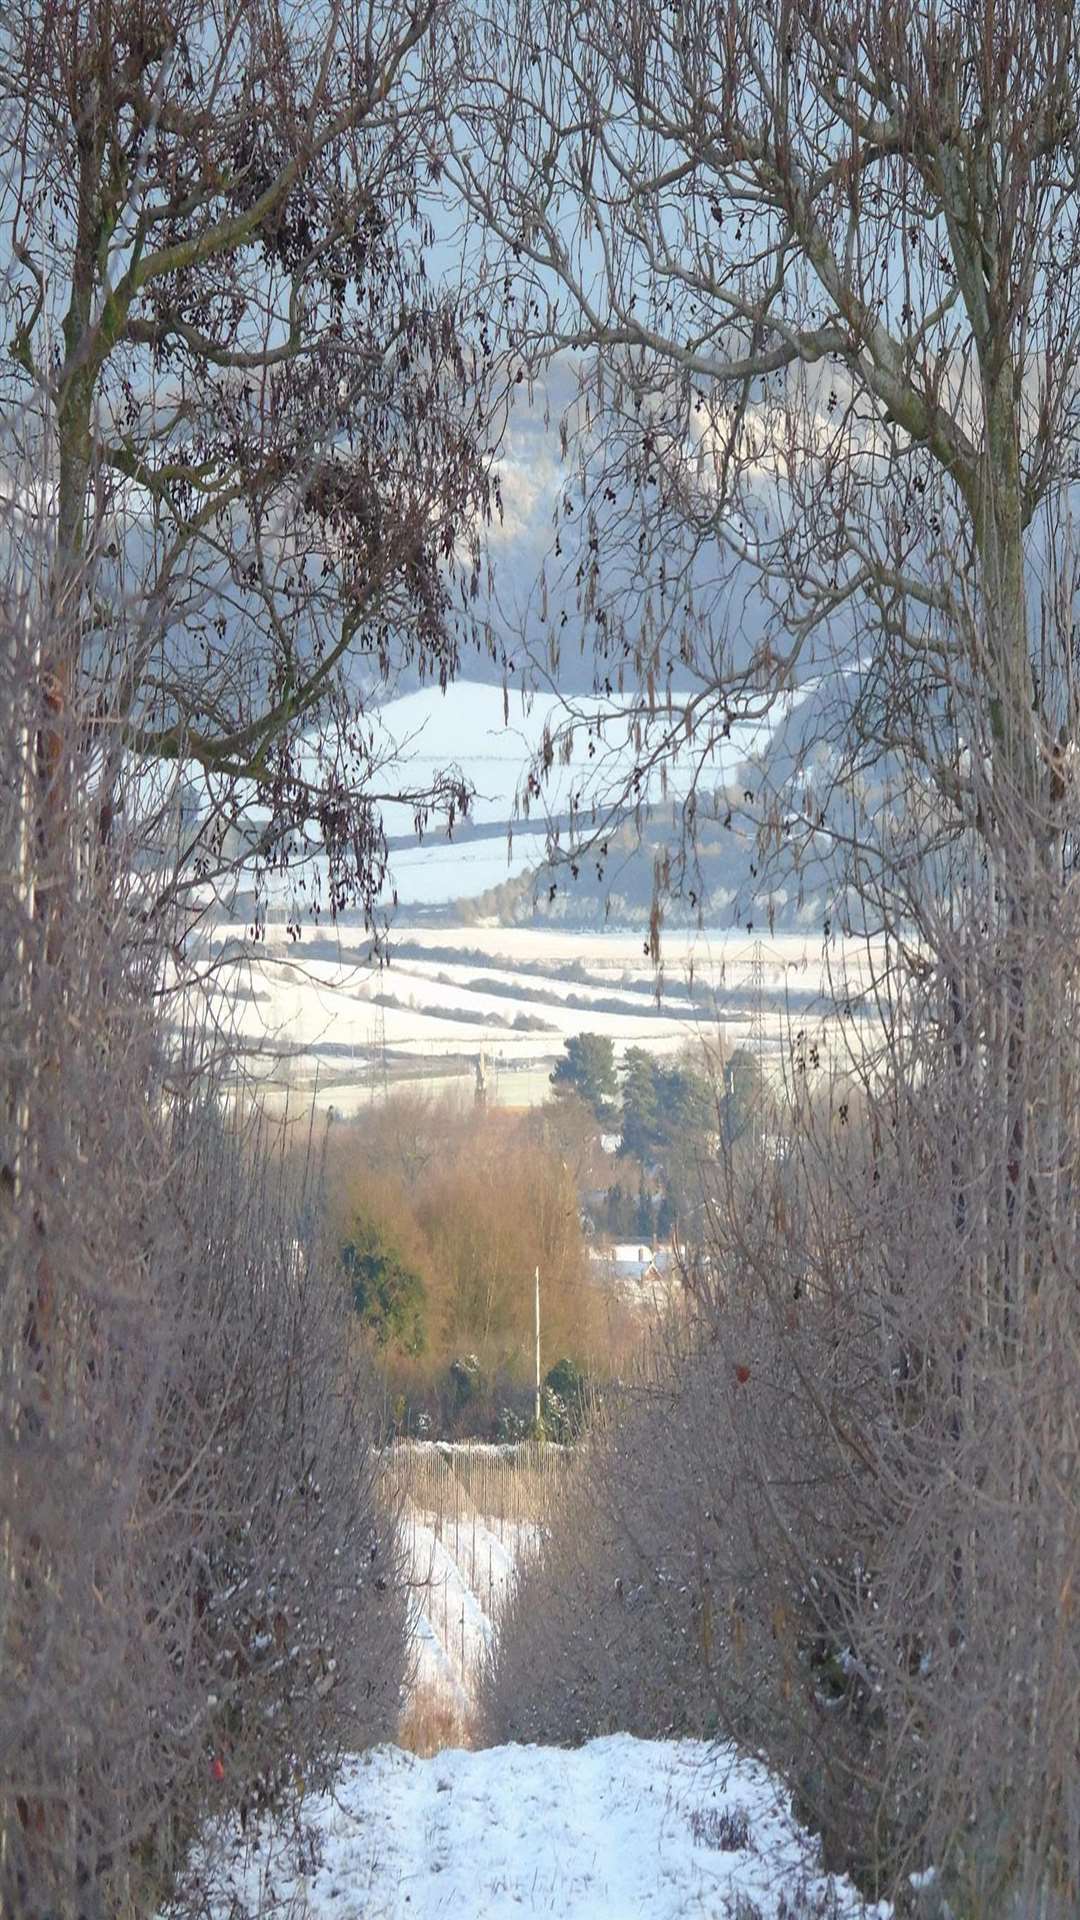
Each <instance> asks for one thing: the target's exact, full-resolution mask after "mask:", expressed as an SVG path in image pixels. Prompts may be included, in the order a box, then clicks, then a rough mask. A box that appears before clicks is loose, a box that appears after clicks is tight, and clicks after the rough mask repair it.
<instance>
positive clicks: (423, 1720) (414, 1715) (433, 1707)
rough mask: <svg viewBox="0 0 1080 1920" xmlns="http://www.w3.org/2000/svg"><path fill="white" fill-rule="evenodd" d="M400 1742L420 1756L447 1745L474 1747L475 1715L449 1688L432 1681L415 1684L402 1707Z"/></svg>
mask: <svg viewBox="0 0 1080 1920" xmlns="http://www.w3.org/2000/svg"><path fill="white" fill-rule="evenodd" d="M397 1744H398V1746H399V1747H403V1748H404V1750H405V1752H406V1753H415V1754H416V1756H417V1759H419V1760H430V1758H431V1756H432V1754H434V1753H442V1752H443V1751H444V1750H445V1749H446V1748H447V1747H473V1746H475V1744H476V1729H475V1726H474V1723H473V1716H472V1714H471V1713H470V1712H469V1711H468V1710H467V1708H466V1707H465V1705H464V1703H463V1702H462V1700H461V1699H459V1698H456V1697H455V1696H454V1695H453V1694H451V1693H450V1692H449V1690H448V1689H446V1688H443V1687H438V1686H435V1685H434V1684H432V1683H431V1682H421V1684H420V1685H418V1686H415V1687H414V1688H413V1690H412V1692H411V1693H410V1695H409V1698H408V1700H407V1701H406V1702H405V1706H404V1708H403V1709H402V1714H401V1719H400V1721H399V1723H398V1732H397Z"/></svg>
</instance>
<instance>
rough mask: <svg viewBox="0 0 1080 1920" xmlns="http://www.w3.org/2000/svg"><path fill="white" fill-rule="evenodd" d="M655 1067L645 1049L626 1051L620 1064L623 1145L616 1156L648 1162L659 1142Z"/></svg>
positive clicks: (653, 1061) (629, 1049) (637, 1048)
mask: <svg viewBox="0 0 1080 1920" xmlns="http://www.w3.org/2000/svg"><path fill="white" fill-rule="evenodd" d="M656 1076H657V1063H656V1061H655V1060H654V1059H653V1057H652V1054H651V1053H646V1051H645V1049H644V1047H627V1049H626V1055H625V1058H624V1060H623V1089H622V1144H621V1146H620V1148H619V1152H620V1153H622V1154H626V1155H632V1156H633V1157H634V1158H635V1159H637V1160H648V1159H651V1157H652V1155H653V1153H654V1151H655V1149H656V1144H657V1140H658V1119H659V1099H658V1093H657V1079H656Z"/></svg>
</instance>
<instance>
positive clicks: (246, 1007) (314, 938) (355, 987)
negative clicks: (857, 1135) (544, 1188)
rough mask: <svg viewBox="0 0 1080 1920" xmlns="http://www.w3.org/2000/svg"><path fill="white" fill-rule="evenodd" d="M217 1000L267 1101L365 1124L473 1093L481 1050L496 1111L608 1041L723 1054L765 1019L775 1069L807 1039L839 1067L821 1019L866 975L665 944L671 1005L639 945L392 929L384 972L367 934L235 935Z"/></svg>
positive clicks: (763, 954) (846, 956)
mask: <svg viewBox="0 0 1080 1920" xmlns="http://www.w3.org/2000/svg"><path fill="white" fill-rule="evenodd" d="M206 942H207V945H206V959H207V961H208V963H209V964H210V965H211V967H212V974H211V978H212V980H213V982H214V985H213V989H212V990H213V993H214V994H216V995H220V996H221V997H222V999H223V1000H224V998H225V997H230V998H231V997H232V996H235V999H234V1000H232V1014H233V1016H234V1017H235V1020H236V1023H237V1024H238V1026H239V1029H240V1032H241V1034H242V1036H243V1039H244V1042H245V1043H246V1045H247V1047H248V1049H249V1050H250V1056H251V1064H252V1067H253V1069H254V1071H255V1072H256V1073H257V1074H259V1075H261V1076H262V1077H263V1078H264V1079H265V1080H266V1081H267V1082H268V1083H269V1084H270V1085H271V1086H272V1087H276V1088H277V1089H278V1090H282V1089H284V1088H286V1087H288V1088H290V1089H295V1090H296V1091H297V1092H300V1093H306V1094H307V1095H308V1096H310V1095H311V1093H312V1092H313V1090H314V1089H315V1087H316V1084H317V1086H318V1089H319V1100H320V1104H322V1105H324V1106H325V1105H330V1104H332V1105H333V1106H335V1107H336V1108H337V1110H338V1111H339V1112H341V1113H345V1114H347V1113H349V1112H352V1111H355V1110H356V1108H357V1107H359V1106H361V1105H363V1104H364V1103H365V1102H366V1101H367V1100H369V1099H371V1098H372V1097H373V1096H374V1094H375V1093H376V1092H377V1091H380V1090H381V1089H382V1088H383V1087H384V1086H385V1085H386V1084H387V1083H392V1082H393V1081H394V1080H395V1079H399V1078H402V1077H405V1076H408V1077H409V1078H411V1079H413V1080H415V1079H416V1078H417V1077H418V1076H419V1077H421V1078H423V1077H424V1076H425V1075H426V1076H429V1077H430V1078H432V1079H437V1078H438V1077H439V1076H440V1075H445V1074H446V1073H447V1071H452V1072H456V1073H457V1074H458V1076H459V1077H460V1080H461V1084H462V1086H463V1087H465V1088H466V1089H467V1090H469V1091H471V1074H472V1071H473V1068H474V1065H475V1062H476V1061H477V1060H478V1059H479V1057H480V1055H481V1052H482V1053H483V1055H484V1059H485V1062H486V1066H487V1069H488V1087H489V1098H491V1099H493V1100H494V1102H495V1103H497V1104H502V1105H507V1106H522V1105H528V1104H531V1103H532V1102H533V1101H534V1100H535V1099H537V1098H538V1097H541V1098H542V1097H544V1095H545V1093H546V1091H547V1075H548V1073H549V1072H550V1067H551V1064H552V1063H553V1062H554V1060H555V1059H556V1058H558V1056H559V1055H560V1054H561V1052H562V1049H563V1043H564V1041H565V1040H566V1039H568V1038H569V1037H570V1036H571V1035H573V1034H577V1033H581V1032H585V1031H588V1032H592V1033H599V1034H603V1035H605V1036H606V1037H608V1038H610V1039H611V1041H612V1042H613V1044H614V1047H615V1052H616V1055H617V1056H618V1057H621V1056H622V1054H623V1053H624V1052H625V1050H626V1048H627V1047H629V1046H641V1047H645V1048H647V1049H648V1050H649V1051H650V1052H654V1053H668V1054H670V1053H675V1052H678V1051H680V1050H681V1049H682V1048H684V1047H686V1046H687V1045H690V1046H691V1047H692V1046H694V1045H695V1044H701V1043H708V1044H715V1043H716V1042H717V1041H719V1042H720V1043H721V1044H722V1045H723V1046H724V1047H725V1048H727V1049H731V1048H732V1047H735V1046H738V1045H739V1044H740V1042H742V1043H745V1042H746V1041H747V1039H748V1038H749V1036H750V1033H751V1016H752V1014H753V1013H754V1012H755V1010H757V1009H760V1011H761V1015H762V1025H763V1033H764V1044H765V1046H766V1048H767V1049H769V1050H771V1051H772V1052H773V1053H774V1054H775V1055H776V1056H777V1057H779V1056H780V1055H781V1054H782V1053H783V1052H784V1050H785V1049H786V1047H787V1045H788V1043H789V1041H790V1040H791V1038H792V1036H793V1035H794V1034H796V1033H798V1032H799V1031H800V1030H801V1031H803V1032H804V1034H805V1036H806V1041H805V1045H806V1049H807V1051H808V1052H809V1051H811V1050H812V1049H813V1048H814V1047H816V1048H817V1049H818V1052H819V1055H821V1056H822V1057H824V1056H826V1055H827V1054H828V1053H829V1051H830V1049H831V1050H832V1052H833V1054H834V1056H835V1055H840V1056H841V1057H842V1056H843V1055H844V1054H845V1053H846V1051H847V1049H848V1048H849V1047H850V1046H852V1045H854V1046H856V1047H857V1046H858V1045H859V1044H860V1042H859V1023H858V1021H857V1020H845V1021H838V1020H837V1019H836V1018H835V1016H834V1015H831V1014H830V1013H829V1009H830V1008H831V1006H832V1004H833V1002H834V996H835V993H836V989H837V982H838V981H839V980H840V979H842V978H844V977H846V979H847V981H848V984H849V987H850V989H851V990H852V991H853V993H854V994H855V995H856V996H857V995H858V993H859V992H860V991H861V990H863V989H864V988H865V986H866V984H867V982H868V979H869V977H870V968H871V962H870V961H868V956H867V954H866V952H865V950H864V949H862V948H860V947H857V946H855V945H854V944H851V945H849V946H848V947H847V948H844V947H843V946H842V945H840V944H836V945H833V946H832V947H830V949H829V951H828V953H827V954H826V953H823V951H822V948H821V944H820V942H818V941H814V940H811V939H809V938H805V939H804V938H803V937H802V936H795V935H786V936H785V935H778V936H776V937H775V938H774V939H771V940H765V941H762V942H760V943H758V942H756V941H753V940H749V939H747V938H746V937H745V936H744V935H731V934H728V935H724V934H716V933H714V934H711V935H710V934H709V933H707V932H706V933H701V934H698V935H696V936H692V935H689V934H681V933H673V934H672V935H671V936H670V937H669V938H668V939H667V940H666V942H665V947H664V968H663V977H662V981H661V982H660V985H661V988H662V991H661V992H660V994H659V996H657V993H656V987H657V984H658V983H657V979H656V976H655V973H654V971H653V968H652V965H651V963H650V961H649V960H648V958H647V956H646V955H645V954H644V953H643V950H642V941H641V938H640V936H639V935H637V934H632V933H630V934H618V933H613V934H597V933H571V932H560V931H558V930H556V929H534V928H506V927H474V926H469V927H424V926H413V927H409V926H401V927H398V928H396V929H395V934H394V946H393V949H392V951H391V958H390V964H389V965H388V966H386V967H383V968H379V967H376V966H372V964H371V962H370V957H369V953H368V943H367V941H366V939H365V938H364V936H363V935H362V934H361V933H360V932H359V931H353V930H350V929H348V928H341V929H338V930H336V931H326V930H323V931H321V932H318V933H315V934H311V933H308V934H305V936H304V937H303V938H302V939H301V940H300V941H299V942H296V943H293V942H291V941H289V940H288V939H286V937H285V936H284V934H283V933H282V932H281V931H280V930H277V929H274V928H271V929H270V930H269V934H268V937H267V938H266V939H265V940H260V941H251V940H250V939H248V938H247V930H246V929H245V928H244V927H242V926H239V925H229V924H225V925H219V926H215V927H213V928H210V929H209V930H208V932H207V936H206Z"/></svg>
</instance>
